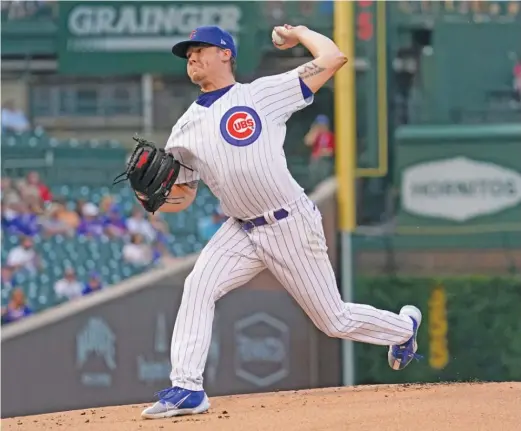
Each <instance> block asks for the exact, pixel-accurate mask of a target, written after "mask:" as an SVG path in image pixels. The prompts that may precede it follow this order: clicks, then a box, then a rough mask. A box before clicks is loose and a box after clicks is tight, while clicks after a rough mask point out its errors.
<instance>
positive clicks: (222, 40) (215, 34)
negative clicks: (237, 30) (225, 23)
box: [172, 25, 237, 58]
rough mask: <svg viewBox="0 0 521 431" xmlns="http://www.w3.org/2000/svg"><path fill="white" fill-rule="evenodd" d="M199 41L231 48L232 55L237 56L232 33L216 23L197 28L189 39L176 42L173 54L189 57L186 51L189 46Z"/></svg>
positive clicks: (222, 47)
mask: <svg viewBox="0 0 521 431" xmlns="http://www.w3.org/2000/svg"><path fill="white" fill-rule="evenodd" d="M199 43H207V44H208V45H212V46H216V47H218V48H221V49H229V50H230V51H231V52H232V57H233V58H235V57H237V49H236V47H235V42H234V41H233V37H232V35H231V34H230V33H228V32H226V31H224V30H223V29H221V28H219V27H217V26H215V25H208V26H203V27H198V28H196V29H195V30H194V31H192V33H190V36H189V39H188V40H184V41H182V42H179V43H176V44H175V45H174V46H173V47H172V54H174V55H176V56H177V57H181V58H187V57H186V52H187V51H188V48H189V47H190V46H191V45H197V44H199Z"/></svg>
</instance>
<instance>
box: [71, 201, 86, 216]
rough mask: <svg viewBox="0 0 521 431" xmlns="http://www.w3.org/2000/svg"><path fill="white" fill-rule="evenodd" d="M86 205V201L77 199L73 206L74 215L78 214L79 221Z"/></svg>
mask: <svg viewBox="0 0 521 431" xmlns="http://www.w3.org/2000/svg"><path fill="white" fill-rule="evenodd" d="M86 203H87V201H86V200H85V199H78V200H77V201H76V204H75V206H74V211H75V212H76V214H78V217H80V219H81V217H83V207H84V206H85V204H86Z"/></svg>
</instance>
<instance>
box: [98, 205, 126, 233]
mask: <svg viewBox="0 0 521 431" xmlns="http://www.w3.org/2000/svg"><path fill="white" fill-rule="evenodd" d="M103 223H104V225H105V233H106V234H107V236H109V237H111V238H120V237H122V236H124V235H125V234H126V233H127V225H126V223H125V219H124V218H123V216H122V215H121V212H120V210H119V208H118V207H117V205H116V204H113V205H112V206H111V208H110V209H109V210H108V212H107V214H106V215H105V216H104V217H103Z"/></svg>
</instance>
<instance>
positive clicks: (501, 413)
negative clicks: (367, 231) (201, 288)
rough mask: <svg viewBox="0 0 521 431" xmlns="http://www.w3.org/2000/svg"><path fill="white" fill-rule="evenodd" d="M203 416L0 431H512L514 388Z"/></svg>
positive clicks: (265, 401)
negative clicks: (392, 430)
mask: <svg viewBox="0 0 521 431" xmlns="http://www.w3.org/2000/svg"><path fill="white" fill-rule="evenodd" d="M210 402H211V403H212V408H211V410H210V412H208V413H205V414H202V415H198V416H190V417H183V418H171V419H164V420H143V419H141V418H140V416H139V414H140V412H141V409H142V408H143V406H141V405H139V406H138V405H131V406H120V407H106V408H98V409H87V410H78V411H71V412H62V413H54V414H47V415H40V416H26V417H21V418H10V419H4V420H2V429H3V430H31V431H32V430H34V431H38V430H63V431H68V430H74V431H98V430H107V431H149V430H155V431H167V430H176V431H178V430H198V431H199V430H201V431H202V430H205V431H206V430H212V431H220V430H226V431H256V430H259V431H265V430H266V431H268V430H269V431H271V430H276V431H297V430H298V431H321V430H325V431H337V430H339V431H340V430H342V431H344V430H356V431H365V430H367V431H369V430H388V429H402V430H422V431H431V430H432V431H444V430H451V431H467V430H468V431H478V430H483V431H490V430H494V429H498V430H501V431H514V430H516V431H519V430H520V429H521V409H520V406H521V383H469V384H435V385H389V386H360V387H355V388H329V389H319V390H309V391H291V392H278V393H270V394H253V395H240V396H230V397H217V398H213V399H211V400H210Z"/></svg>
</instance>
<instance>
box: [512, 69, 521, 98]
mask: <svg viewBox="0 0 521 431" xmlns="http://www.w3.org/2000/svg"><path fill="white" fill-rule="evenodd" d="M513 75H514V91H515V96H516V101H517V102H521V59H518V60H517V62H516V64H515V66H514V70H513Z"/></svg>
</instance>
